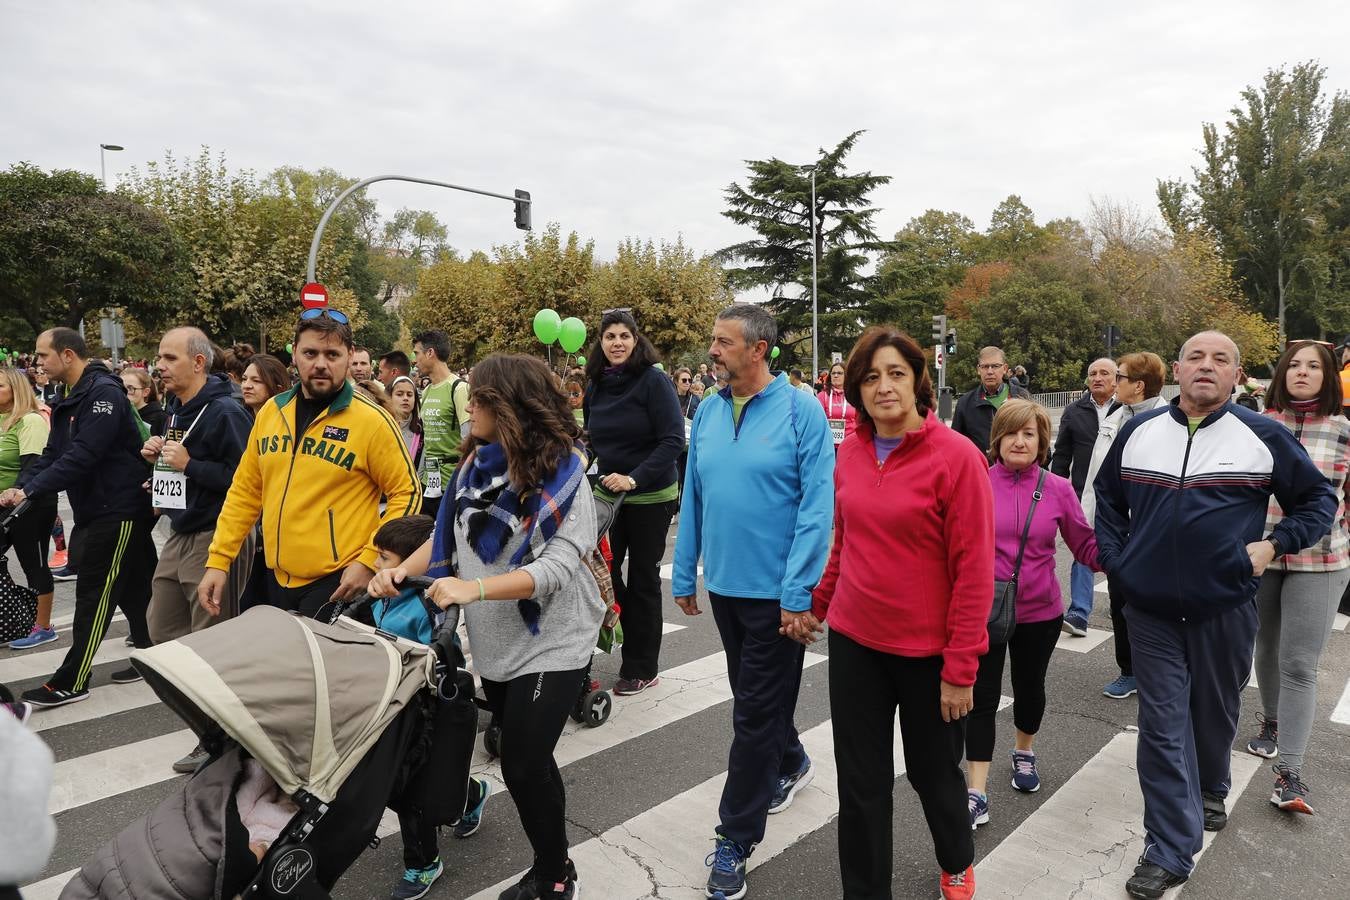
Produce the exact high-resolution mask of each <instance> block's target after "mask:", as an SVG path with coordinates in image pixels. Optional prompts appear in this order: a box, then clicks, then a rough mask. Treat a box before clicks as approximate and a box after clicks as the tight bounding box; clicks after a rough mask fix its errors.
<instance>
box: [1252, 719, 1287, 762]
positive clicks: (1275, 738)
mask: <svg viewBox="0 0 1350 900" xmlns="http://www.w3.org/2000/svg"><path fill="white" fill-rule="evenodd" d="M1256 721H1257V722H1258V723H1260V725H1261V731H1260V733H1258V734H1257V735H1256V737H1254V738H1252V739H1251V740H1250V741H1248V742H1247V752H1248V753H1250V754H1252V755H1253V756H1260V757H1264V758H1265V759H1274V758H1275V757H1277V756H1279V755H1280V725H1279V723H1278V722H1276V721H1275V720H1274V719H1267V718H1266V717H1265V716H1263V715H1261V713H1257V714H1256Z"/></svg>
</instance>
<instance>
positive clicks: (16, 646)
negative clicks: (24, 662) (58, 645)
mask: <svg viewBox="0 0 1350 900" xmlns="http://www.w3.org/2000/svg"><path fill="white" fill-rule="evenodd" d="M11 633H12V632H11ZM54 640H56V629H55V628H43V627H42V626H40V625H34V626H33V630H32V631H30V632H28V637H21V638H19V639H18V640H17V641H10V642H9V649H11V650H32V649H33V648H34V647H41V646H42V645H43V644H50V643H51V642H52V641H54Z"/></svg>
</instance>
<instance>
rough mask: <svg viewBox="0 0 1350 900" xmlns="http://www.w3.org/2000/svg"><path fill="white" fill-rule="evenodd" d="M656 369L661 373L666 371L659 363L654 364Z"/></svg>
mask: <svg viewBox="0 0 1350 900" xmlns="http://www.w3.org/2000/svg"><path fill="white" fill-rule="evenodd" d="M656 368H658V369H660V370H661V371H662V372H664V371H665V370H666V367H665V366H664V365H662V364H661V363H656Z"/></svg>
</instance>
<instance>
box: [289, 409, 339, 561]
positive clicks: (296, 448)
mask: <svg viewBox="0 0 1350 900" xmlns="http://www.w3.org/2000/svg"><path fill="white" fill-rule="evenodd" d="M301 396H303V395H302V394H298V393H297V394H296V397H295V400H296V404H297V406H298V404H299V402H300V400H299V398H300V397H301ZM297 411H298V409H297ZM278 412H279V413H280V415H281V425H282V427H283V428H285V429H286V433H287V434H288V435H290V436H291V465H290V468H288V469H287V470H286V485H285V487H283V488H282V489H281V502H280V503H279V504H277V541H276V548H277V553H276V560H277V568H278V569H282V568H283V567H282V565H281V519H282V513H283V512H285V511H286V497H287V495H289V494H290V492H291V476H292V475H294V474H295V459H296V457H298V456H299V455H300V439H301V438H303V437H304V435H303V434H302V435H299V436H296V435H295V434H293V433H292V432H291V426H290V425H289V424H287V422H286V411H285V410H284V409H282V410H278ZM327 415H328V409H327V408H325V409H323V410H322V411H320V413H319V414H318V415H317V416H315V417H314V421H313V422H310V423H309V427H308V428H306V429H305V433H306V434H308V433H309V429H310V428H313V427H314V425H315V423H316V422H319V421H320V420H321V419H323V418H324V417H325V416H327ZM332 527H333V512H332V510H329V512H328V528H329V532H330V533H331V532H332ZM333 559H334V560H336V559H337V550H336V548H335V549H334V550H333Z"/></svg>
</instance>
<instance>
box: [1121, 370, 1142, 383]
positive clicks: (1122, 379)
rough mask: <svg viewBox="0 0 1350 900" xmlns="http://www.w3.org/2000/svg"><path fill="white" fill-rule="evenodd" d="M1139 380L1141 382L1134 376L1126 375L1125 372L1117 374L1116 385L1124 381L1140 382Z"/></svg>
mask: <svg viewBox="0 0 1350 900" xmlns="http://www.w3.org/2000/svg"><path fill="white" fill-rule="evenodd" d="M1138 380H1139V379H1138V378H1135V377H1134V376H1132V375H1126V374H1125V373H1124V372H1117V373H1116V384H1120V382H1122V381H1138Z"/></svg>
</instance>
